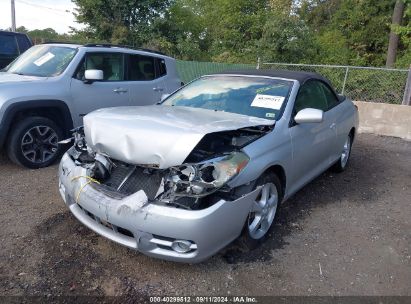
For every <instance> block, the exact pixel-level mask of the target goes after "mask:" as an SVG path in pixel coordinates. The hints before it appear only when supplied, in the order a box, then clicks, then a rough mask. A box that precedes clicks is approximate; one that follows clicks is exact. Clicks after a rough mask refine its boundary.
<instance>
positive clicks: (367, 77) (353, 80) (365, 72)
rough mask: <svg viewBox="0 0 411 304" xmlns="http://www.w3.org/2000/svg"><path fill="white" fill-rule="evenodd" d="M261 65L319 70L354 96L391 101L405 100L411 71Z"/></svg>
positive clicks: (393, 102)
mask: <svg viewBox="0 0 411 304" xmlns="http://www.w3.org/2000/svg"><path fill="white" fill-rule="evenodd" d="M260 68H262V69H280V70H296V71H307V72H316V73H319V74H321V75H323V76H324V77H326V78H328V79H329V80H330V81H331V83H332V84H333V86H334V88H335V89H336V91H337V92H339V93H341V94H343V95H346V96H348V97H350V98H351V99H352V100H359V101H372V102H384V103H392V104H401V103H402V102H403V99H404V94H405V88H406V83H407V76H408V73H409V71H408V70H405V69H385V68H373V67H355V66H340V65H308V64H290V63H262V64H261V65H260Z"/></svg>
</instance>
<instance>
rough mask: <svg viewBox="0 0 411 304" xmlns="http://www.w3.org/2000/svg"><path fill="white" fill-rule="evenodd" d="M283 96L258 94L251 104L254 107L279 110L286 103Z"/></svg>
mask: <svg viewBox="0 0 411 304" xmlns="http://www.w3.org/2000/svg"><path fill="white" fill-rule="evenodd" d="M284 99H285V98H284V97H283V96H272V95H263V94H257V95H256V96H255V98H254V100H253V102H252V103H251V106H252V107H258V108H267V109H274V110H279V109H281V106H282V105H283V102H284Z"/></svg>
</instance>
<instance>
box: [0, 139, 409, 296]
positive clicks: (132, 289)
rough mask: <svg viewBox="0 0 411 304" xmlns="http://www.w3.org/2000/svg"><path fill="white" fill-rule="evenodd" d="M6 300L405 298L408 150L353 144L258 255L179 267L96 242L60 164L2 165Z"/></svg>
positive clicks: (0, 288)
mask: <svg viewBox="0 0 411 304" xmlns="http://www.w3.org/2000/svg"><path fill="white" fill-rule="evenodd" d="M0 203H1V212H0V223H1V230H0V240H1V250H0V294H2V295H84V294H92V295H124V294H127V295H128V297H140V296H144V295H155V294H156V295H158V294H160V295H175V294H176V295H210V294H213V295H216V294H218V295H228V294H231V295H411V142H406V141H402V140H400V139H396V138H389V137H378V136H373V135H359V137H358V140H357V142H356V143H355V146H354V149H353V154H352V159H351V163H350V167H349V169H348V170H347V171H346V172H344V173H342V174H339V175H335V174H333V173H330V172H326V173H324V174H323V175H322V176H320V177H319V178H317V179H316V180H315V181H313V182H312V183H311V184H309V185H308V186H306V187H305V188H304V189H302V190H301V191H300V192H299V193H298V194H297V195H295V196H294V197H293V198H291V199H290V200H288V201H287V202H286V203H284V204H283V205H282V206H281V209H280V211H279V214H278V217H277V222H276V225H275V227H274V229H273V231H272V234H271V236H270V238H269V240H268V242H267V243H266V244H265V245H264V246H262V248H260V249H258V250H256V251H254V252H252V254H244V253H241V252H239V250H238V249H237V247H236V246H235V245H232V246H230V247H229V248H227V249H226V250H225V252H222V253H220V254H218V255H217V256H215V257H213V258H211V259H210V260H208V261H207V262H204V263H202V264H197V265H185V264H178V263H172V262H165V261H160V260H155V259H152V258H148V257H145V256H143V255H141V254H139V253H136V252H133V251H131V250H128V249H126V248H123V247H120V246H119V245H116V244H114V243H112V242H110V241H107V240H105V239H104V238H102V237H100V236H98V235H96V234H95V233H93V232H92V231H90V230H89V229H87V228H85V227H83V226H82V225H81V224H79V223H78V222H77V221H76V220H75V219H74V217H73V216H72V215H71V214H70V213H69V212H68V211H67V210H66V208H65V207H64V204H63V202H62V200H61V199H60V196H59V194H58V191H57V166H53V167H51V168H46V169H42V170H37V171H34V170H27V169H23V168H20V167H17V166H15V165H13V164H11V163H10V162H9V161H8V160H7V159H6V158H5V156H4V155H1V156H0Z"/></svg>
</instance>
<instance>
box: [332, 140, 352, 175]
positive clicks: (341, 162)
mask: <svg viewBox="0 0 411 304" xmlns="http://www.w3.org/2000/svg"><path fill="white" fill-rule="evenodd" d="M352 142H353V138H352V134H351V133H350V134H349V135H348V136H347V139H346V141H345V142H344V146H343V151H342V152H341V156H340V158H339V159H338V160H337V161H336V162H335V164H334V165H332V167H331V170H332V171H334V172H338V173H339V172H343V171H344V170H345V169H346V168H347V166H348V162H349V160H350V156H351V147H352Z"/></svg>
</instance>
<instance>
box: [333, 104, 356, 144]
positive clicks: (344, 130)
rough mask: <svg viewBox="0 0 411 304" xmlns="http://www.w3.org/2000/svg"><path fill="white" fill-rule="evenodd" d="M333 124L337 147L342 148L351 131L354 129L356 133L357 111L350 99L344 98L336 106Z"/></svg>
mask: <svg viewBox="0 0 411 304" xmlns="http://www.w3.org/2000/svg"><path fill="white" fill-rule="evenodd" d="M335 122H336V128H337V129H336V132H337V134H336V135H337V145H339V146H340V147H342V146H343V145H344V142H345V140H346V139H347V136H348V134H349V133H350V131H351V129H352V128H355V131H356V132H357V130H358V123H359V119H358V110H357V108H356V107H355V105H354V103H353V102H352V101H351V99H349V98H346V99H345V100H344V101H343V102H342V103H341V104H340V105H338V112H337V115H336V121H335Z"/></svg>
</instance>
